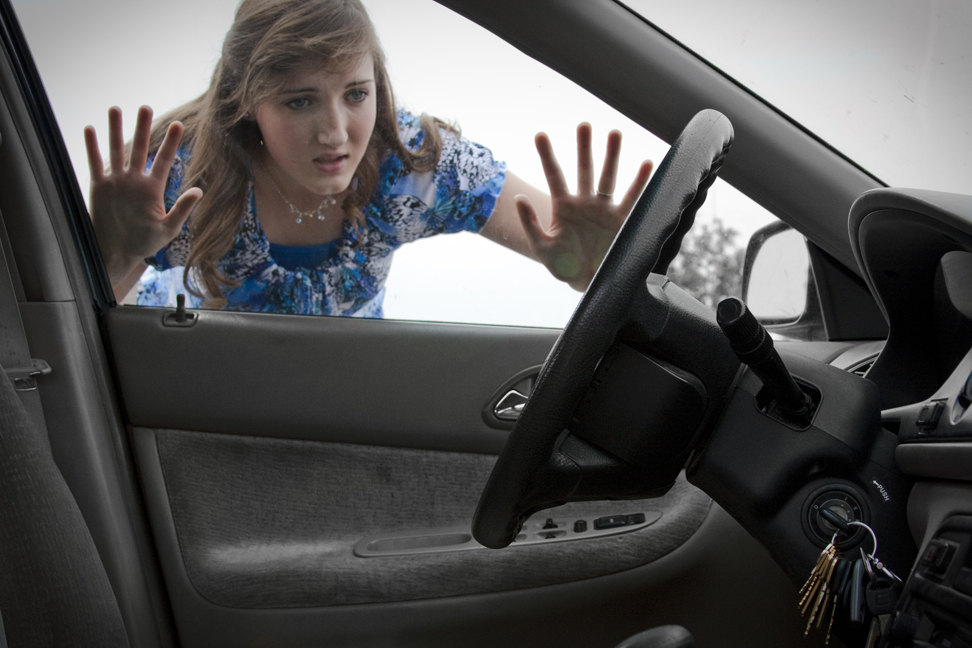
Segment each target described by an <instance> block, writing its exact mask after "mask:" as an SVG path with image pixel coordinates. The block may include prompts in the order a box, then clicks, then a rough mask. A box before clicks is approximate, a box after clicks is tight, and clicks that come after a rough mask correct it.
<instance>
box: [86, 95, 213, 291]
mask: <svg viewBox="0 0 972 648" xmlns="http://www.w3.org/2000/svg"><path fill="white" fill-rule="evenodd" d="M151 128H152V109H151V108H149V107H148V106H142V107H141V108H140V109H139V111H138V120H137V122H136V124H135V136H134V137H133V138H132V151H131V155H130V157H129V159H128V160H126V159H125V142H124V138H123V136H122V114H121V110H120V109H119V108H117V107H113V108H111V109H109V110H108V151H109V166H108V171H107V172H106V171H105V166H104V162H103V161H102V158H101V151H100V150H99V149H98V137H97V135H96V133H95V129H94V128H93V127H91V126H88V127H86V128H85V129H84V143H85V147H86V148H87V150H88V167H89V170H90V172H91V199H90V201H89V202H90V210H91V222H92V224H93V225H94V230H95V236H97V238H98V247H100V248H101V256H102V258H103V259H104V262H105V268H106V269H107V270H108V278H109V279H110V280H111V287H112V289H113V290H114V293H115V299H116V300H118V301H121V300H122V299H124V298H125V295H127V294H128V292H129V291H130V290H131V289H132V288H133V287H134V286H135V283H136V282H137V281H138V278H139V277H140V276H141V274H142V271H144V270H145V262H144V259H145V258H146V257H149V256H154V255H155V254H156V253H157V252H158V251H159V250H161V249H162V248H164V247H165V246H166V245H168V244H169V243H170V242H171V241H172V239H174V238H175V237H176V235H178V234H179V231H180V230H181V229H182V224H183V223H184V222H185V221H186V218H188V217H189V212H191V211H192V208H193V207H194V206H195V204H196V203H197V202H198V201H199V199H200V198H202V190H200V189H195V188H194V189H189V190H187V191H186V192H185V193H183V194H182V195H181V196H179V199H178V200H176V202H175V205H173V206H172V209H171V210H169V211H168V212H166V209H165V201H164V197H163V192H164V191H165V183H166V180H167V179H168V177H169V170H170V169H171V168H172V162H173V161H174V160H175V156H176V151H177V150H178V148H179V142H180V141H181V140H182V133H183V127H182V124H180V123H179V122H174V123H173V124H172V125H171V126H169V130H168V131H167V132H166V134H165V139H164V140H162V145H161V146H159V150H158V153H156V156H155V161H154V162H153V164H152V168H151V169H150V170H149V171H147V172H146V170H145V165H146V163H147V161H148V152H149V151H148V148H149V133H150V131H151Z"/></svg>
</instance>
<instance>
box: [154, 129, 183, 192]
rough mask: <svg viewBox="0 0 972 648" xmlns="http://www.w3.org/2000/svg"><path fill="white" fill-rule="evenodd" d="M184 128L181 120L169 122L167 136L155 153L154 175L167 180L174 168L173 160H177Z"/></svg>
mask: <svg viewBox="0 0 972 648" xmlns="http://www.w3.org/2000/svg"><path fill="white" fill-rule="evenodd" d="M183 131H184V128H183V126H182V124H181V123H180V122H172V123H171V124H169V128H168V130H166V131H165V138H164V139H163V140H162V144H161V146H159V150H158V152H156V154H155V161H154V162H153V163H152V177H154V178H157V179H159V180H165V179H166V178H167V177H168V176H169V170H170V169H171V168H172V161H173V160H175V156H176V152H177V151H178V150H179V142H181V141H182V133H183Z"/></svg>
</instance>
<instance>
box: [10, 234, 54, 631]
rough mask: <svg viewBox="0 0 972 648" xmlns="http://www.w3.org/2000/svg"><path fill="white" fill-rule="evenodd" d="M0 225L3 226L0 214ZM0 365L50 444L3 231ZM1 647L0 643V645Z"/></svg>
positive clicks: (38, 370) (39, 372) (40, 364)
mask: <svg viewBox="0 0 972 648" xmlns="http://www.w3.org/2000/svg"><path fill="white" fill-rule="evenodd" d="M0 227H3V224H2V216H0ZM0 237H2V244H0V366H2V367H3V370H4V372H6V374H7V375H8V376H10V380H11V382H13V384H14V388H15V389H16V390H17V396H19V397H20V400H21V402H22V403H23V404H24V409H26V410H27V415H28V416H29V417H30V419H31V422H32V423H33V424H34V429H36V430H38V431H39V432H40V436H41V437H43V441H44V444H45V445H48V446H49V445H50V440H49V439H48V437H47V421H46V420H45V418H44V408H43V405H42V403H41V398H40V392H38V391H37V378H38V377H39V376H46V375H47V374H49V373H51V367H50V366H49V365H48V364H47V363H46V362H44V361H43V360H36V359H33V358H31V357H30V348H29V347H28V346H27V334H26V333H25V332H24V323H23V320H21V319H20V305H19V304H18V302H17V292H16V290H15V289H14V284H13V279H12V273H11V272H10V262H9V261H8V255H9V250H10V247H9V242H8V239H7V232H6V229H4V230H3V231H2V232H0ZM0 648H3V644H0Z"/></svg>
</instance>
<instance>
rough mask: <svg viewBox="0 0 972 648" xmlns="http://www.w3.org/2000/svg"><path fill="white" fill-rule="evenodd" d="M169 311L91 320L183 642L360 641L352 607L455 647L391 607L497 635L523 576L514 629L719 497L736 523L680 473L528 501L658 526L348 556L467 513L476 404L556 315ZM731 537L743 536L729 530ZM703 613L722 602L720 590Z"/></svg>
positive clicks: (386, 637)
mask: <svg viewBox="0 0 972 648" xmlns="http://www.w3.org/2000/svg"><path fill="white" fill-rule="evenodd" d="M168 314H170V315H171V311H169V312H168ZM166 315H167V312H166V311H165V310H161V309H145V308H129V307H118V308H114V309H112V310H111V311H109V312H108V313H107V315H106V326H107V332H108V336H109V340H110V347H111V349H110V352H111V354H112V356H113V360H114V364H115V368H116V372H117V379H118V384H119V387H120V391H121V394H122V399H123V406H124V408H125V409H126V414H127V417H128V420H129V421H130V423H131V424H132V428H131V433H132V439H133V444H134V450H135V457H136V462H137V464H138V468H139V473H140V477H141V480H142V486H143V492H144V496H145V500H146V506H147V509H148V514H149V519H150V522H151V526H152V531H153V535H154V537H155V542H156V548H157V551H158V553H159V558H160V562H161V567H162V572H163V575H164V577H165V582H166V587H167V589H168V593H169V597H170V600H171V603H172V609H173V612H174V617H175V623H176V627H177V629H178V632H179V635H180V640H181V642H182V644H183V645H184V646H230V645H240V644H241V643H245V642H243V641H242V637H244V636H246V635H245V634H241V632H242V628H249V629H250V630H251V631H253V630H254V629H255V628H260V629H261V630H260V631H259V632H256V635H252V636H256V637H264V638H265V639H267V640H268V641H270V639H271V638H272V641H271V642H270V643H268V644H267V645H288V646H289V645H293V646H305V645H306V646H310V645H320V644H321V641H322V640H324V639H325V638H326V640H327V643H328V645H369V644H367V641H366V639H365V637H367V636H368V634H369V633H368V632H362V629H361V627H360V626H359V627H358V628H357V631H356V632H354V633H350V634H348V635H347V636H344V635H343V633H345V632H349V631H348V630H347V629H346V628H347V624H348V623H351V620H352V619H363V620H365V625H367V626H369V627H372V626H373V630H374V636H375V643H374V645H423V646H430V645H443V646H444V645H454V644H450V643H449V642H448V641H446V640H445V639H443V642H437V641H435V640H433V639H431V638H430V637H428V636H427V635H424V636H422V638H421V639H419V638H418V637H419V635H418V634H415V633H414V632H419V631H418V630H415V631H414V632H410V631H409V630H408V626H409V625H411V623H410V622H408V621H405V620H403V619H402V618H400V617H398V616H396V615H401V614H404V613H406V611H407V610H410V609H414V606H416V605H418V606H419V607H420V608H421V609H427V610H438V611H441V610H443V609H453V610H457V611H458V612H461V614H459V615H458V616H456V617H455V618H462V617H463V615H465V616H466V617H467V618H466V620H465V621H463V622H454V623H459V626H458V627H460V628H465V629H466V630H470V631H473V630H474V629H475V631H476V634H477V636H478V637H479V640H481V641H482V642H483V643H480V644H477V643H476V642H475V641H472V642H471V645H473V644H474V645H492V642H494V641H496V639H497V637H498V636H499V634H497V633H498V629H497V628H490V627H489V626H490V624H489V622H488V618H489V617H490V614H491V612H490V610H491V609H495V607H496V606H504V605H508V604H509V602H510V601H512V600H515V599H520V597H521V595H520V594H518V592H530V593H533V594H532V595H531V596H529V597H528V600H533V599H535V598H536V594H537V593H540V592H543V593H544V595H543V596H541V597H540V598H539V599H536V600H535V602H534V603H530V604H523V605H525V607H523V608H522V610H521V613H522V615H523V616H522V618H521V622H522V623H524V624H525V625H524V626H523V628H524V632H526V633H527V634H526V635H524V638H526V637H527V636H529V633H530V632H532V630H531V628H533V627H536V620H535V619H532V618H531V616H532V615H533V614H539V613H541V612H542V613H544V614H547V615H548V616H549V615H550V614H554V616H555V618H557V619H559V620H560V621H562V622H563V623H566V624H567V626H571V625H573V626H576V625H577V624H580V623H584V621H583V620H584V619H588V621H589V620H591V619H594V618H595V617H594V614H593V612H592V611H591V612H585V613H579V612H578V609H577V606H578V605H582V604H583V605H584V606H587V607H588V608H589V606H590V604H591V602H592V599H590V597H589V595H588V594H580V592H579V591H573V590H571V588H569V585H570V584H571V583H578V584H579V583H590V582H591V579H594V580H598V581H605V582H606V583H611V582H615V583H617V585H614V586H612V585H605V586H604V587H605V588H606V589H605V591H606V592H609V593H612V594H613V595H615V596H616V595H617V593H618V592H622V591H625V588H629V587H631V585H630V581H629V580H626V579H619V575H621V574H633V573H636V572H641V571H642V570H645V569H648V570H649V571H652V570H653V569H659V570H661V569H663V568H662V567H661V566H660V565H663V564H668V565H669V566H668V567H666V568H664V569H671V566H670V564H671V559H669V560H665V558H666V557H668V556H672V555H673V554H678V553H679V551H680V548H682V547H685V546H686V544H687V543H689V542H690V541H691V540H692V539H693V538H694V537H695V536H697V535H698V533H699V529H700V528H711V527H712V524H711V523H709V524H707V523H706V521H707V520H711V518H712V516H713V515H716V516H717V517H719V519H721V520H722V522H721V523H720V524H722V525H725V524H727V523H728V524H730V525H734V523H732V522H727V521H726V520H725V519H723V518H724V513H721V510H718V507H715V508H714V505H713V504H712V503H711V500H710V499H709V498H708V497H707V496H706V495H705V494H703V493H702V492H701V491H699V490H698V489H696V488H695V487H693V486H691V485H690V484H688V483H687V482H685V481H684V479H680V480H679V481H678V483H677V484H676V486H675V487H674V488H673V489H672V490H671V491H670V492H669V493H668V494H667V495H665V496H664V497H661V498H656V499H653V500H643V501H624V502H589V503H574V504H569V505H566V506H564V507H559V508H558V509H555V510H551V511H549V512H541V513H540V514H538V517H540V518H541V519H542V518H544V517H547V516H549V517H551V518H557V519H558V520H561V519H564V520H575V519H580V518H583V519H585V520H594V519H596V518H600V517H605V516H612V515H618V514H628V513H635V512H648V513H649V518H650V519H651V520H652V523H651V524H648V525H647V526H644V528H640V529H637V530H634V531H630V532H625V533H618V534H617V535H610V536H604V537H599V538H592V539H582V540H571V541H564V542H554V541H551V542H549V543H544V542H540V543H537V544H533V545H529V546H527V545H526V544H524V546H514V547H512V548H510V549H508V550H503V551H492V550H487V549H471V550H463V551H458V550H452V548H451V547H449V546H448V541H443V545H444V546H442V547H437V548H436V550H434V551H425V552H422V553H420V554H406V555H388V556H375V557H367V558H363V557H360V556H358V555H355V553H354V547H355V545H356V543H359V542H360V541H361V540H362V539H363V538H368V537H379V536H385V537H387V536H391V537H395V536H396V534H397V535H399V536H400V537H402V538H411V537H414V536H415V535H416V534H419V535H422V536H423V537H435V538H440V537H447V536H448V535H449V534H448V533H446V532H447V531H450V530H451V531H452V532H454V531H455V530H456V529H468V527H469V524H470V520H471V517H472V513H473V511H474V509H475V506H476V503H477V501H478V498H479V493H480V492H481V490H482V487H483V485H484V484H485V481H486V479H487V477H488V475H489V471H490V470H491V468H492V465H493V462H494V461H495V455H496V453H497V452H498V451H499V450H500V448H501V447H502V444H503V441H504V439H505V435H506V434H507V432H506V431H505V430H501V429H497V427H495V426H494V425H490V424H489V423H488V418H489V417H487V416H484V413H483V412H484V407H485V406H487V405H488V404H489V403H490V402H491V399H494V397H495V395H496V393H497V391H498V390H500V388H501V387H503V386H504V385H507V384H509V383H510V381H511V380H513V381H514V382H515V381H516V380H517V376H518V375H519V374H521V373H522V372H524V371H525V370H529V369H530V368H535V367H536V366H537V365H539V364H541V363H542V362H543V360H544V358H545V356H546V354H547V353H548V352H549V350H550V348H551V346H552V345H553V342H554V341H555V339H556V336H557V334H558V332H557V331H553V330H545V329H529V328H509V327H492V326H471V325H458V324H456V325H453V324H428V323H414V322H391V321H361V320H346V319H339V318H314V317H293V316H266V315H255V314H234V313H225V312H210V311H199V312H198V315H197V317H196V319H195V323H194V324H193V325H192V326H169V325H166V323H165V320H166ZM720 516H721V517H720ZM656 517H657V520H656V519H655V518H656ZM571 530H573V529H571ZM710 533H711V531H710ZM450 537H451V536H450ZM737 540H739V541H741V542H742V544H743V545H746V546H749V545H750V544H751V543H753V541H752V539H751V538H749V537H748V536H746V534H745V533H742V534H741V536H739V537H738V538H737ZM435 542H438V540H436V541H435ZM686 555H691V554H686ZM703 555H707V554H703ZM756 555H758V556H759V561H762V562H763V564H762V566H760V567H758V568H756V571H755V572H754V575H758V578H760V579H764V578H768V579H769V581H770V582H771V583H772V584H773V585H772V586H771V587H770V590H771V591H772V590H773V588H775V587H778V588H779V592H778V593H779V594H783V593H784V592H788V588H789V586H788V584H787V583H786V581H785V578H784V577H783V576H782V575H781V574H780V573H779V572H778V570H777V568H776V567H775V566H773V565H772V564H771V563H770V566H769V568H768V569H767V566H766V562H767V559H766V557H765V554H764V553H762V550H761V549H759V550H757V551H756ZM689 560H690V564H689V565H686V566H683V567H680V568H678V569H677V570H676V571H682V572H685V573H692V572H693V568H694V567H693V566H694V564H697V562H698V556H696V557H695V558H691V559H689ZM744 564H745V563H744ZM744 564H743V565H740V568H742V567H743V566H744ZM656 565H659V566H658V567H655V566H656ZM750 566H751V565H750ZM695 577H696V578H701V579H702V581H704V582H706V588H710V587H711V588H713V589H712V590H711V591H712V592H713V593H715V592H725V591H727V590H728V589H729V588H731V587H732V586H733V585H732V583H731V580H723V579H725V575H724V574H720V573H717V572H715V571H712V570H709V571H706V572H704V573H703V574H696V576H695ZM709 581H712V582H709ZM623 583H629V584H627V585H623ZM565 587H566V588H568V589H566V590H565V589H564V588H565ZM670 587H671V583H665V584H664V585H659V584H658V583H654V584H653V583H652V582H651V579H647V580H644V581H643V585H641V586H638V585H636V586H635V591H639V592H641V593H642V595H645V592H654V594H653V596H660V597H664V596H668V594H667V593H666V592H668V591H670ZM696 591H698V590H696ZM762 594H763V592H759V595H762ZM754 595H756V594H755V593H753V592H747V593H746V594H744V595H743V596H744V597H750V596H754ZM483 597H486V599H483ZM549 597H552V599H553V600H556V601H558V602H560V603H566V604H567V606H566V607H565V608H564V610H563V611H562V612H556V613H554V612H551V611H550V610H549V609H547V607H548V605H549V603H544V602H542V601H544V600H546V599H547V598H549ZM565 597H566V598H565ZM483 600H486V601H490V603H489V604H488V605H486V606H485V607H483ZM601 600H602V601H603V600H606V599H604V598H603V596H602V598H601ZM683 604H684V605H685V606H686V609H691V608H692V607H693V605H694V602H693V601H690V600H688V599H687V600H686V601H684V602H683ZM639 607H640V605H634V606H632V605H629V604H624V605H621V606H620V607H619V608H618V614H619V615H620V616H619V617H618V618H623V617H625V615H628V617H627V619H628V620H627V622H626V623H627V624H629V626H628V629H631V630H636V629H637V628H638V625H634V627H630V624H639V623H641V621H636V620H635V619H640V618H641V617H640V616H632V614H633V613H634V611H635V609H637V608H639ZM545 609H546V611H545V612H544V610H545ZM590 610H593V608H590ZM393 612H394V614H393ZM697 613H698V614H700V615H701V616H702V617H706V616H713V617H719V616H721V615H722V614H723V612H722V611H721V610H720V609H719V608H718V607H717V606H714V607H712V608H709V609H705V610H699V611H698V612H697ZM639 614H640V613H639ZM694 614H695V613H693V615H694ZM513 616H514V617H515V616H516V615H513ZM394 618H398V619H399V620H398V621H397V622H392V621H390V619H394ZM528 619H530V621H531V622H530V624H528V625H527V624H526V621H527V620H528ZM607 620H608V619H603V618H599V620H598V621H597V625H598V626H600V625H602V624H603V623H605V622H606V621H607ZM396 623H397V625H396ZM693 623H697V622H696V621H694V620H693ZM388 624H391V627H390V628H389V627H388ZM784 625H786V624H784ZM419 627H420V626H419ZM621 627H624V624H622V626H618V632H619V633H622V632H623V633H627V630H621V629H620V628H621ZM487 628H489V629H487ZM787 631H788V630H787ZM261 633H262V634H261ZM420 634H421V633H420ZM500 634H501V633H500ZM252 636H251V638H252ZM342 636H344V639H342ZM352 636H353V639H352ZM392 636H394V637H396V638H395V639H392V638H391V637H392ZM448 636H449V634H448V633H445V634H443V637H448ZM620 636H623V635H620V634H619V636H618V638H620ZM453 639H454V637H453ZM345 641H346V642H347V643H346V644H345V643H344V642H345ZM362 642H364V643H362ZM467 643H470V642H468V641H467ZM514 643H515V642H514ZM528 643H530V645H545V644H544V642H543V641H540V640H539V638H538V637H532V638H531V639H530V641H529V642H528ZM253 645H262V644H259V643H256V644H253Z"/></svg>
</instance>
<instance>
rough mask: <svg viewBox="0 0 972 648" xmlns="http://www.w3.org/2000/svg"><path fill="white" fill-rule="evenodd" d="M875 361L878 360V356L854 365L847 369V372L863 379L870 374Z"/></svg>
mask: <svg viewBox="0 0 972 648" xmlns="http://www.w3.org/2000/svg"><path fill="white" fill-rule="evenodd" d="M875 360H877V356H874V357H873V358H868V359H867V360H863V361H861V362H858V363H857V364H856V365H853V366H851V367H848V368H847V371H849V372H851V373H852V374H857V375H858V376H860V377H861V378H863V377H864V374H866V373H867V372H868V370H869V369H870V368H871V367H872V366H874V361H875Z"/></svg>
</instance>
